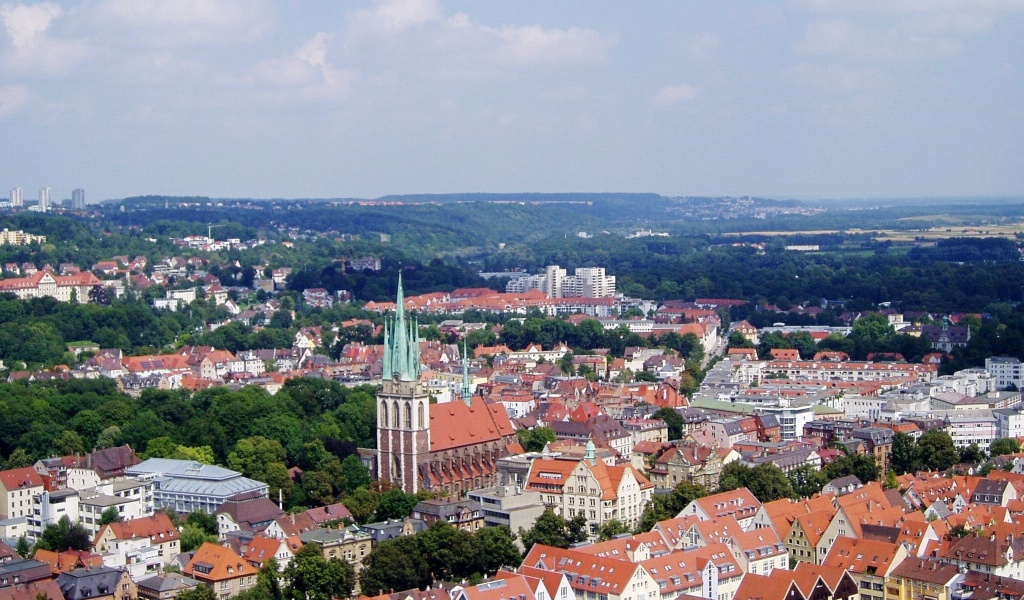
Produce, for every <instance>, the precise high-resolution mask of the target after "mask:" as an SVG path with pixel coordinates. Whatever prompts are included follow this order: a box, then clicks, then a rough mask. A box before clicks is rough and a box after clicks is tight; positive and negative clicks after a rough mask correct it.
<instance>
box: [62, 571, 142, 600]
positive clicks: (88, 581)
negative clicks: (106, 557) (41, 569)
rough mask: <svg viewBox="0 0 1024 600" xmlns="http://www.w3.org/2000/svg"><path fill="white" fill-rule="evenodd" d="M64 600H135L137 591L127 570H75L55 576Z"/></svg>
mask: <svg viewBox="0 0 1024 600" xmlns="http://www.w3.org/2000/svg"><path fill="white" fill-rule="evenodd" d="M57 585H58V586H59V587H60V591H61V592H62V593H63V594H64V600H136V598H138V589H137V587H136V586H135V582H134V581H132V578H131V576H130V575H129V574H128V571H127V570H124V569H115V568H112V567H99V568H91V569H75V570H74V571H68V572H67V573H61V574H60V575H58V576H57Z"/></svg>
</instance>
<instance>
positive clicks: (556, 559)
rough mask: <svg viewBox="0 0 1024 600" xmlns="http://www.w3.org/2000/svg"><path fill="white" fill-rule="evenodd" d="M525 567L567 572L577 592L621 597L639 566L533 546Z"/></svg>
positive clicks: (572, 551)
mask: <svg viewBox="0 0 1024 600" xmlns="http://www.w3.org/2000/svg"><path fill="white" fill-rule="evenodd" d="M523 566H527V567H535V568H537V569H543V570H546V571H554V572H558V573H565V576H566V578H567V579H569V585H570V586H572V587H573V589H575V590H580V591H586V592H594V593H597V594H622V593H623V592H625V591H626V584H627V583H629V581H630V579H632V578H633V575H634V574H635V573H636V571H637V569H640V568H641V567H640V565H635V564H632V563H625V562H622V561H619V560H613V559H610V558H602V557H600V556H592V555H589V554H584V553H583V552H579V551H576V550H569V549H562V548H554V547H552V546H545V545H543V544H534V546H533V547H532V548H530V552H529V553H528V554H527V555H526V558H525V559H523Z"/></svg>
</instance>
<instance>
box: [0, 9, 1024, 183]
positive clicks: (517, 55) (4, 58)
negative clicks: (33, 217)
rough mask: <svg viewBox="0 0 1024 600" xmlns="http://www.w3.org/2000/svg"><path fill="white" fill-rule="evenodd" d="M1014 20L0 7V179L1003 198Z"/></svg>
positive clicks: (824, 12)
mask: <svg viewBox="0 0 1024 600" xmlns="http://www.w3.org/2000/svg"><path fill="white" fill-rule="evenodd" d="M1022 17H1024V3H1022V2H1020V1H1018V0H987V1H985V2H974V3H970V4H965V3H958V2H952V1H927V2H926V1H922V0H894V1H888V2H882V1H874V0H859V1H854V2H835V1H831V0H792V1H789V2H782V3H775V4H756V5H755V4H752V3H737V4H730V5H726V6H721V5H709V6H696V7H694V6H689V5H684V4H678V3H668V2H659V3H653V4H649V5H645V6H644V7H643V8H642V9H637V8H636V7H633V6H626V5H621V4H618V3H609V2H600V3H597V4H590V5H587V10H580V9H579V7H574V6H568V5H549V4H548V3H542V2H521V3H516V4H515V5H514V6H509V5H505V4H501V3H471V2H464V1H461V2H460V1H448V2H437V1H432V0H390V1H378V2H369V1H360V2H352V3H316V5H315V7H314V8H313V9H312V10H306V11H298V10H293V9H292V8H290V7H289V5H286V4H284V3H280V2H276V3H275V2H244V3H243V2H234V1H232V0H216V1H211V2H206V3H202V4H199V3H195V4H184V3H175V4H160V3H150V2H141V3H124V2H118V1H116V0H94V1H84V2H66V3H61V4H55V3H46V2H44V3H31V2H26V3H6V4H2V5H0V21H2V24H3V27H2V28H0V65H3V67H4V71H5V77H4V78H3V80H0V127H3V130H4V132H5V137H7V139H8V140H9V143H8V144H5V145H4V149H3V150H2V151H0V164H3V165H4V169H3V170H2V171H0V180H3V181H4V182H5V185H7V186H8V188H9V189H10V188H22V189H25V190H32V189H40V188H41V187H51V188H52V189H54V190H67V191H69V192H70V191H71V190H72V189H75V188H84V189H89V190H91V191H90V197H91V201H92V202H96V201H101V200H104V199H108V198H120V197H124V196H130V195H139V194H172V195H193V194H195V195H206V196H212V197H256V198H267V197H290V198H303V197H377V196H381V195H385V194H403V193H446V192H476V191H479V192H519V191H536V192H569V191H581V192H600V191H624V192H627V191H628V192H647V191H649V192H656V193H661V194H665V195H736V196H741V195H755V196H767V197H793V198H853V197H858V198H860V197H902V196H917V197H920V196H957V195H970V196H985V195H995V196H1013V195H1021V194H1024V177H1022V176H1021V174H1020V172H1019V168H1018V167H1017V165H1016V163H1017V162H1018V157H1019V156H1021V155H1024V142H1022V140H1021V139H1020V136H1019V135H1017V134H1016V132H1018V131H1021V130H1022V129H1024V112H1022V110H1021V108H1020V102H1019V96H1020V90H1021V89H1022V80H1024V78H1022V71H1024V64H1022V62H1024V42H1022V41H1021V40H1020V39H1019V36H1017V35H1016V33H1017V32H1018V31H1019V30H1020V29H1021V26H1022V20H1024V19H1022ZM41 140H50V141H51V142H47V143H40V141H41ZM64 193H65V192H59V193H58V195H59V196H61V197H63V195H64Z"/></svg>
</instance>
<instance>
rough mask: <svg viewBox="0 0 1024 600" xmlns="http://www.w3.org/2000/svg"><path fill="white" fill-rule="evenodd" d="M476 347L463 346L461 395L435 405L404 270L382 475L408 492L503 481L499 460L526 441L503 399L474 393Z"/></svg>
mask: <svg viewBox="0 0 1024 600" xmlns="http://www.w3.org/2000/svg"><path fill="white" fill-rule="evenodd" d="M468 352H469V349H468V347H467V346H466V345H465V344H463V360H462V391H461V398H460V399H456V400H453V401H452V402H446V403H443V404H431V397H430V395H429V394H428V393H427V391H426V389H425V387H424V385H423V384H422V382H421V380H420V378H421V376H422V371H423V365H422V364H421V359H420V335H419V325H418V324H417V323H416V320H415V319H413V318H410V316H409V315H408V314H407V312H406V306H405V292H404V289H403V286H402V279H401V275H399V279H398V295H397V298H396V302H395V312H394V316H393V317H391V318H389V319H387V320H386V321H385V324H384V352H383V365H382V368H381V380H382V381H381V391H380V393H379V394H378V395H377V461H376V464H377V468H376V471H377V478H378V479H380V480H381V481H389V482H391V483H394V484H395V485H397V486H399V487H400V488H401V489H402V490H403V491H405V492H408V493H415V492H418V491H420V490H437V491H446V492H448V493H449V494H452V495H455V496H458V495H461V494H464V493H466V492H468V491H470V490H473V489H478V488H482V487H490V486H492V485H496V484H497V460H498V459H499V458H502V457H504V456H508V454H509V446H510V445H513V444H515V445H518V442H517V441H516V436H515V430H514V428H513V427H512V423H511V421H510V420H509V418H508V414H507V413H506V412H505V407H504V406H503V405H502V404H500V403H495V404H491V403H488V402H486V401H485V400H484V399H483V398H481V397H473V396H472V394H471V392H470V385H469V357H468Z"/></svg>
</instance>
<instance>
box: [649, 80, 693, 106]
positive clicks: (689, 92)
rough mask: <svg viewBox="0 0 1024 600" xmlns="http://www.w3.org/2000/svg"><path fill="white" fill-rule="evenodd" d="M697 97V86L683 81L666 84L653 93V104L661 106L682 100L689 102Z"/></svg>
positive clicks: (678, 102)
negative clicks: (681, 82)
mask: <svg viewBox="0 0 1024 600" xmlns="http://www.w3.org/2000/svg"><path fill="white" fill-rule="evenodd" d="M695 98H697V88H696V87H694V86H692V85H689V84H686V83H683V84H679V85H667V86H665V87H663V88H661V89H660V90H658V93H657V94H655V95H654V100H653V102H654V105H655V106H660V107H663V108H666V107H669V106H675V105H676V104H680V103H683V102H690V101H691V100H694V99H695Z"/></svg>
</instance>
